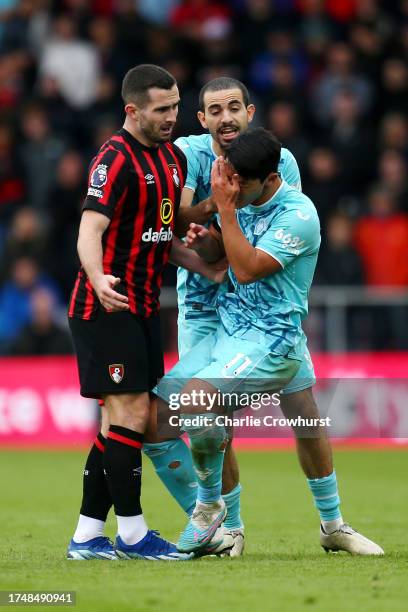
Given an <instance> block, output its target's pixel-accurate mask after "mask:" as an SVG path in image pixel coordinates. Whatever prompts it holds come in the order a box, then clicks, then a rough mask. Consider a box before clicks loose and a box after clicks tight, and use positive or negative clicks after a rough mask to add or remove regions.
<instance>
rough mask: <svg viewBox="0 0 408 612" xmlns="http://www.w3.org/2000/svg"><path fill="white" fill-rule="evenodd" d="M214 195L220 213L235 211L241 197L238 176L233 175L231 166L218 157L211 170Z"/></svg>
mask: <svg viewBox="0 0 408 612" xmlns="http://www.w3.org/2000/svg"><path fill="white" fill-rule="evenodd" d="M211 189H212V195H213V198H214V200H215V203H216V205H217V208H218V210H219V212H220V213H221V214H222V213H223V212H226V211H228V210H233V211H235V205H236V203H237V199H238V195H239V189H240V187H239V180H238V174H233V173H232V170H231V166H229V165H228V164H227V162H226V161H225V159H224V158H223V157H217V159H216V160H215V161H214V163H213V166H212V169H211Z"/></svg>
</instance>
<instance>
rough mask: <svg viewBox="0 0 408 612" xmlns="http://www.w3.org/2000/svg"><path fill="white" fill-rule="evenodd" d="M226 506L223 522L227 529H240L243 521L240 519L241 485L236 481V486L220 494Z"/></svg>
mask: <svg viewBox="0 0 408 612" xmlns="http://www.w3.org/2000/svg"><path fill="white" fill-rule="evenodd" d="M222 498H223V500H224V501H225V505H226V506H227V516H226V518H225V521H224V523H223V525H224V527H227V529H241V528H242V527H243V526H244V523H243V522H242V519H241V514H240V512H241V485H240V484H239V483H238V484H237V486H236V487H234V488H233V489H232V491H230V492H229V493H226V494H225V495H223V496H222Z"/></svg>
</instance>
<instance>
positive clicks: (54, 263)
mask: <svg viewBox="0 0 408 612" xmlns="http://www.w3.org/2000/svg"><path fill="white" fill-rule="evenodd" d="M85 168H86V166H85V164H84V160H83V158H82V157H81V155H80V154H79V153H78V152H77V151H73V150H70V151H67V152H66V153H64V155H63V156H62V157H61V159H60V161H59V164H58V168H57V173H56V183H55V186H54V189H53V190H52V192H51V194H50V197H49V200H48V214H49V217H50V241H49V252H50V255H51V257H50V272H51V273H52V276H53V278H54V279H55V280H56V281H57V283H58V285H59V287H60V288H61V289H62V292H63V295H64V298H65V300H68V297H69V293H70V291H71V289H72V285H73V282H74V279H75V276H76V273H77V269H78V261H77V258H76V242H77V236H78V227H79V220H80V212H81V205H82V202H83V199H84V193H85V188H86V173H85Z"/></svg>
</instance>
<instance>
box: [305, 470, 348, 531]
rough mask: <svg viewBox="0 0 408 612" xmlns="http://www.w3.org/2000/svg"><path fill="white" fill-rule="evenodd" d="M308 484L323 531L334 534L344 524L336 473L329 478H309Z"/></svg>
mask: <svg viewBox="0 0 408 612" xmlns="http://www.w3.org/2000/svg"><path fill="white" fill-rule="evenodd" d="M307 483H308V485H309V488H310V490H311V492H312V495H313V497H314V501H315V506H316V508H317V509H318V511H319V514H320V520H321V522H322V526H323V529H324V531H325V532H326V533H332V532H333V531H335V530H336V529H338V528H339V527H340V525H342V523H343V519H342V516H341V512H340V497H339V493H338V490H337V479H336V471H335V470H333V472H332V473H331V474H330V475H329V476H324V477H323V478H308V479H307Z"/></svg>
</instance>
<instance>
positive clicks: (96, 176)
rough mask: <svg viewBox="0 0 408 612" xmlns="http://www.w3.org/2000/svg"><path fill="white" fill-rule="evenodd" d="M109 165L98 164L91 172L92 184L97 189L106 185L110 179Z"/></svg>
mask: <svg viewBox="0 0 408 612" xmlns="http://www.w3.org/2000/svg"><path fill="white" fill-rule="evenodd" d="M107 170H108V166H105V164H98V166H96V168H95V170H94V171H93V172H92V174H91V186H92V187H96V188H97V189H98V188H99V189H100V188H101V187H103V186H104V185H106V183H107V180H108V172H107Z"/></svg>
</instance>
